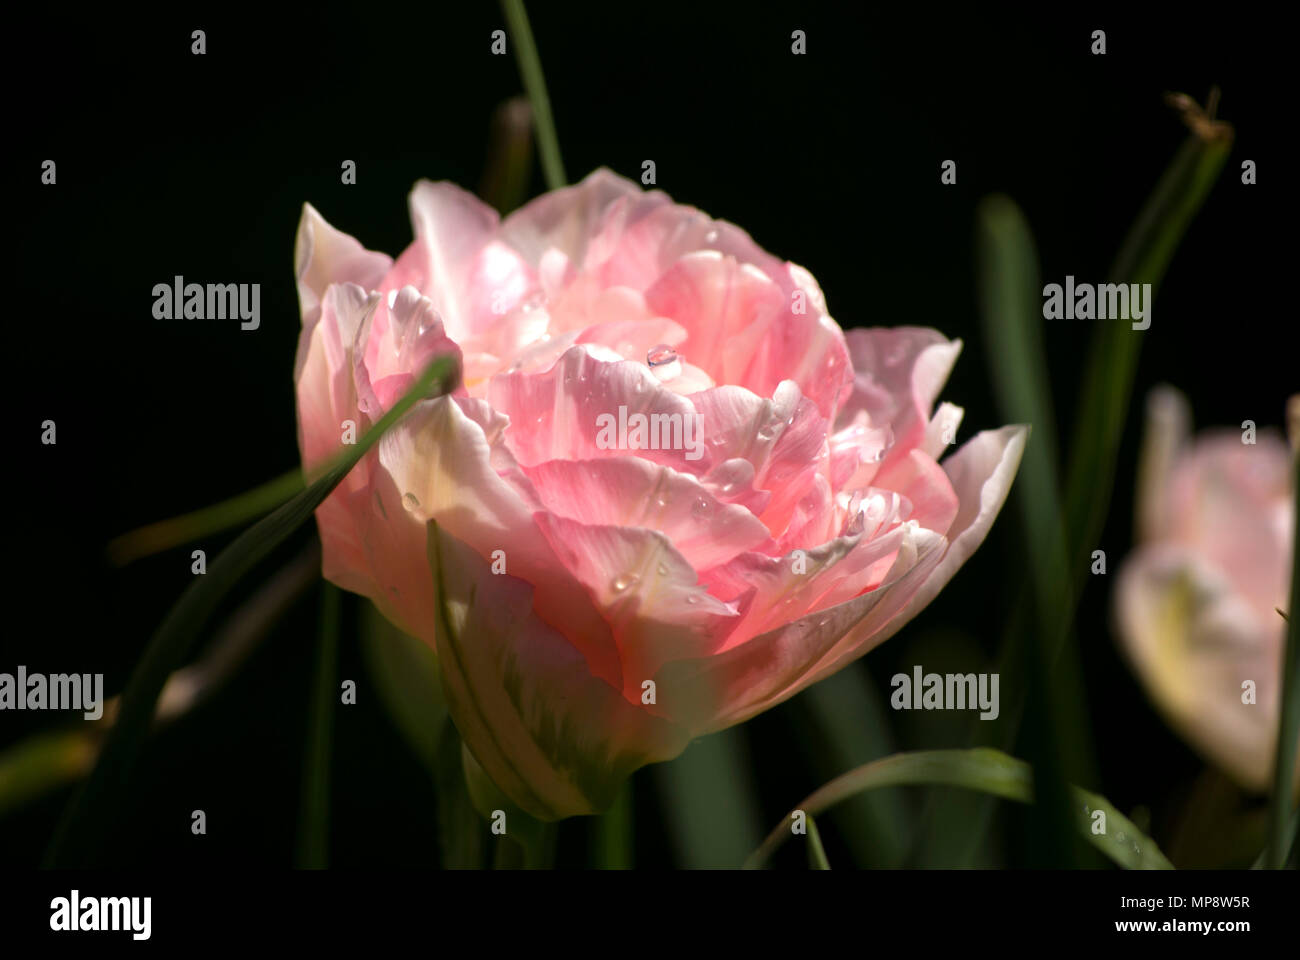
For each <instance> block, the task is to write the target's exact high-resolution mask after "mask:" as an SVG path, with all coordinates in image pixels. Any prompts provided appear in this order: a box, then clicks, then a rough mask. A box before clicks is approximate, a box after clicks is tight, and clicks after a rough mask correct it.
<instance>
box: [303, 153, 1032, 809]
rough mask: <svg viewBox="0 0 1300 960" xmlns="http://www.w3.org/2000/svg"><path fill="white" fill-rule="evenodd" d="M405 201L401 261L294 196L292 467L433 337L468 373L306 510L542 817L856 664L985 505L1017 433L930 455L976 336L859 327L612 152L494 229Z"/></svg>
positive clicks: (330, 449) (598, 796) (354, 586)
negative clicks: (296, 449)
mask: <svg viewBox="0 0 1300 960" xmlns="http://www.w3.org/2000/svg"><path fill="white" fill-rule="evenodd" d="M410 210H411V217H412V220H413V221H414V224H415V233H416V240H415V242H414V243H413V244H412V245H411V246H410V247H408V248H407V250H406V252H405V253H403V254H402V256H401V257H400V258H399V259H398V260H397V262H396V263H394V262H392V261H391V260H390V259H389V258H388V257H386V256H384V255H383V254H380V253H372V252H370V251H368V250H365V249H364V248H362V246H361V245H360V244H359V243H358V242H357V241H356V240H354V239H352V238H351V237H349V236H347V235H346V234H343V233H340V232H339V231H338V230H335V229H334V228H333V227H331V226H330V225H329V224H328V223H326V222H325V221H324V220H323V219H322V218H321V216H320V215H319V214H318V213H317V212H316V211H315V210H314V209H312V208H311V207H310V206H308V207H306V208H305V209H304V212H303V217H302V222H301V225H300V227H299V232H298V241H297V250H296V257H295V260H296V269H297V275H298V290H299V296H300V298H301V303H302V316H303V331H302V339H301V341H300V344H299V349H298V358H297V363H296V369H295V376H296V381H297V395H298V414H299V439H300V445H301V448H302V455H303V461H304V463H305V464H306V465H307V466H308V467H312V466H315V465H318V464H320V463H322V462H323V461H324V460H326V459H327V458H328V457H330V456H331V455H332V454H334V453H335V452H336V451H337V450H338V449H339V448H340V443H341V437H342V435H343V431H344V429H345V427H344V421H353V422H354V423H355V424H356V425H357V433H358V434H360V432H362V431H363V430H364V429H365V428H366V427H367V426H368V425H369V424H370V423H372V422H373V421H375V420H377V419H378V418H379V417H380V416H381V415H382V414H383V412H384V411H385V410H386V409H388V408H389V406H391V405H392V404H393V403H394V402H395V400H396V399H397V398H399V397H400V396H401V395H402V393H403V392H404V391H405V390H406V389H407V388H408V387H409V386H410V384H411V383H412V381H413V379H414V378H415V376H416V375H417V374H418V373H419V372H420V371H421V370H422V369H423V368H424V366H425V365H426V364H427V363H428V362H429V360H430V359H431V358H432V357H434V356H437V355H439V354H443V353H450V354H453V355H454V356H456V357H457V358H458V360H459V362H460V364H461V369H462V371H463V379H462V384H461V386H459V387H458V388H457V390H456V392H455V394H454V395H453V396H449V397H441V398H438V399H430V400H426V401H423V402H421V403H420V404H419V405H418V406H416V407H415V408H414V409H413V411H412V412H411V413H410V414H408V415H407V417H406V418H405V419H404V420H403V421H402V422H401V423H399V424H398V425H397V426H396V427H394V428H393V429H392V430H391V431H390V432H389V433H388V434H387V435H385V436H384V438H383V440H382V441H381V442H380V444H379V445H378V447H377V449H376V450H375V451H372V453H371V454H370V455H369V456H368V457H367V458H366V459H365V460H363V461H362V462H361V463H360V464H359V465H358V466H357V468H356V469H355V470H354V471H353V472H352V473H351V475H350V476H349V477H348V478H347V479H346V480H345V481H344V482H343V483H342V484H341V485H340V486H339V488H338V489H337V490H336V491H335V492H334V493H333V495H332V496H331V497H330V498H329V499H328V500H327V501H326V502H325V503H324V504H323V505H322V506H321V507H320V509H319V510H318V511H317V520H318V523H319V527H320V535H321V540H322V542H323V544H324V574H325V576H326V577H327V578H328V579H329V580H331V581H333V582H334V583H336V584H338V585H339V586H341V587H344V588H346V589H349V590H352V591H355V592H357V593H360V594H363V595H365V596H367V597H370V598H371V599H372V600H373V601H374V602H375V603H376V604H377V605H378V607H379V608H380V610H382V611H383V613H384V614H385V615H386V616H387V617H388V618H389V619H391V620H392V621H393V622H394V623H395V624H397V625H398V626H400V627H401V628H402V629H404V630H406V631H407V632H409V633H411V634H413V635H415V636H417V637H420V638H421V639H423V640H424V641H425V642H426V643H428V644H430V645H431V646H433V647H434V648H435V649H436V650H437V653H438V658H439V664H440V669H441V672H442V676H443V686H444V688H445V695H446V697H447V699H448V703H449V707H450V710H451V714H452V717H453V719H454V721H455V724H456V727H457V729H458V731H459V732H460V734H461V736H462V738H463V739H464V742H465V744H466V745H467V746H468V748H469V750H470V751H471V752H472V753H473V755H474V757H475V759H476V760H477V761H478V763H479V764H480V765H481V766H482V768H483V770H484V771H486V773H487V774H488V775H489V776H490V777H491V779H492V780H493V781H494V782H495V783H496V785H497V786H498V787H500V788H501V789H502V790H503V791H504V792H505V793H506V794H507V795H508V796H509V797H510V798H511V799H512V800H513V801H514V802H515V803H517V804H518V805H519V806H520V807H521V808H523V809H524V810H526V811H528V812H529V813H531V814H533V815H535V816H537V817H540V818H543V819H556V818H559V817H564V816H570V815H573V814H583V813H592V812H595V811H598V810H600V809H602V808H603V807H604V806H605V805H607V803H608V802H609V801H610V799H611V798H612V796H613V792H614V790H615V789H616V788H617V786H618V785H619V783H620V782H621V781H622V780H623V778H625V777H626V776H627V775H628V774H629V773H631V772H632V771H633V770H635V769H637V768H638V767H640V766H642V765H644V764H646V763H649V762H652V761H660V760H668V759H671V758H672V757H674V756H676V755H677V754H679V753H680V752H681V751H682V750H683V749H684V747H685V746H686V744H687V743H688V742H689V741H690V740H691V739H692V738H694V737H699V736H701V735H703V734H706V733H709V732H711V731H715V730H720V729H722V728H725V727H728V726H731V725H732V724H736V723H740V722H741V721H743V720H745V719H747V718H749V717H752V716H754V715H755V714H757V713H760V712H761V711H763V710H766V709H768V708H769V707H772V706H774V705H776V704H778V703H780V702H782V701H783V700H786V699H788V698H789V697H791V696H793V695H794V694H795V693H797V692H798V691H800V690H802V689H804V688H805V687H807V686H808V685H809V684H812V683H815V682H816V681H817V680H819V679H821V678H822V677H826V676H828V675H830V674H832V673H834V672H835V671H837V670H839V669H840V668H841V667H843V666H844V665H845V664H847V663H849V662H850V661H852V660H854V659H856V658H857V657H860V656H862V655H863V654H864V653H866V652H867V651H868V650H870V649H872V648H873V647H874V646H875V645H876V644H878V643H881V642H882V641H883V640H885V639H886V638H887V637H889V636H891V635H892V634H893V633H894V632H895V631H897V630H898V629H899V628H900V627H902V626H903V624H905V623H907V622H908V621H909V620H910V619H911V618H912V617H913V616H915V615H916V614H917V613H918V612H919V611H920V610H921V609H922V608H923V607H924V606H925V605H926V604H927V603H929V602H930V600H931V599H933V598H934V596H935V595H936V594H937V593H938V592H939V591H940V590H941V589H942V588H943V586H944V584H946V583H947V582H948V580H949V579H950V578H951V577H952V575H953V574H954V573H955V572H956V570H957V568H958V567H960V566H961V564H962V563H963V562H964V561H965V560H966V558H967V557H969V556H970V555H971V553H972V552H973V551H974V550H975V548H976V547H977V546H978V545H979V544H980V542H981V541H982V540H983V539H984V536H985V534H986V533H987V532H988V529H989V526H990V525H991V524H992V522H993V519H994V517H995V516H996V515H997V513H998V511H999V509H1000V508H1001V506H1002V502H1003V500H1004V499H1005V497H1006V493H1007V489H1008V487H1009V485H1010V483H1011V480H1012V477H1013V476H1014V474H1015V470H1016V468H1017V466H1018V464H1019V460H1020V455H1021V452H1022V450H1023V448H1024V443H1025V436H1026V429H1025V428H1023V427H1006V428H1003V429H1001V430H995V431H989V432H985V433H980V434H978V435H976V436H975V437H974V438H973V439H971V440H970V441H969V442H968V443H966V444H965V445H964V446H963V447H962V448H961V449H960V450H958V451H957V452H956V453H954V454H953V455H952V456H950V457H948V458H947V459H945V461H944V463H943V466H942V467H941V466H939V465H938V464H937V463H936V461H937V460H938V459H939V457H940V455H941V454H942V453H943V451H944V448H945V445H946V444H947V443H948V442H951V434H952V432H954V431H955V430H956V427H957V424H958V422H959V421H960V418H961V413H962V411H961V410H960V408H957V407H954V406H952V405H950V404H942V405H941V406H940V407H939V409H938V410H937V411H935V412H933V415H932V410H933V407H934V402H935V398H936V396H937V394H938V392H939V390H940V388H941V387H942V385H943V383H944V381H945V379H946V378H947V375H948V372H949V370H950V369H951V367H952V365H953V363H954V361H955V360H956V358H957V354H958V352H959V351H960V349H961V342H960V341H949V340H947V339H946V338H944V336H943V335H942V334H940V333H937V332H936V331H934V330H929V329H924V328H920V327H900V328H895V329H886V328H875V329H869V330H854V331H851V332H850V333H849V334H848V335H847V336H846V335H845V334H844V333H843V332H842V331H841V330H840V328H839V326H838V325H837V324H836V323H835V322H834V321H833V320H832V319H831V318H830V316H829V314H828V313H827V309H826V302H825V300H824V299H823V297H822V293H821V290H820V289H819V288H818V286H817V284H816V281H814V280H813V278H812V276H811V275H810V274H809V273H808V272H807V271H806V270H804V269H803V268H801V267H797V266H795V265H794V264H791V263H787V262H783V261H781V260H778V259H777V258H775V257H773V256H771V255H770V254H768V253H766V252H764V251H763V250H762V249H760V248H759V247H758V246H757V245H756V244H755V243H754V241H753V240H752V239H750V237H749V235H748V234H746V233H745V232H744V231H742V230H740V229H739V228H737V227H735V226H733V225H732V224H729V223H726V222H724V221H720V220H712V219H710V218H709V217H707V216H705V215H704V214H702V213H700V212H699V211H698V210H695V209H693V208H691V207H686V206H682V205H679V204H675V203H673V202H672V201H671V200H670V199H669V198H668V197H667V196H666V195H664V194H663V193H661V192H659V191H651V192H644V191H642V190H641V189H640V188H639V187H638V186H637V185H636V184H634V183H631V182H629V181H627V180H624V179H622V178H620V177H618V176H615V175H614V174H612V173H610V172H609V171H606V170H598V171H596V172H595V173H593V174H592V175H591V176H589V177H587V179H585V180H584V181H583V182H582V183H580V184H578V185H577V186H573V187H568V188H565V189H562V190H556V191H554V192H552V193H549V194H546V195H545V196H542V197H540V198H538V199H537V200H535V201H533V202H532V203H529V204H528V205H527V206H525V207H524V208H522V209H521V210H519V211H517V212H516V213H513V214H511V215H510V216H508V217H506V218H505V220H504V221H499V220H498V217H497V215H496V213H495V212H494V211H492V210H491V209H490V208H489V207H487V206H485V205H484V204H483V203H481V202H480V201H478V200H477V199H475V198H474V197H473V196H471V195H470V194H468V193H466V192H465V191H463V190H461V189H459V188H458V187H455V186H453V185H451V184H449V183H428V182H421V183H419V184H418V185H417V186H416V188H415V190H414V191H413V192H412V194H411V197H410ZM638 415H640V416H643V417H644V418H645V419H646V420H648V421H650V422H652V423H654V424H658V425H659V432H658V434H657V436H658V438H659V439H660V440H661V441H662V440H665V439H666V441H667V442H659V443H655V442H654V438H655V436H656V435H655V434H653V432H652V434H651V436H650V441H651V442H646V440H647V436H646V435H645V434H644V432H642V434H640V435H638V434H637V433H636V431H635V430H634V429H624V428H626V427H627V425H628V423H629V421H634V418H635V417H636V416H638ZM656 418H657V419H656ZM615 423H621V424H622V426H621V427H618V428H614V427H613V426H611V425H612V424H615ZM679 424H680V426H678V425H679ZM687 431H689V432H687ZM439 591H441V592H442V598H441V599H442V601H445V602H444V603H441V604H440V603H439Z"/></svg>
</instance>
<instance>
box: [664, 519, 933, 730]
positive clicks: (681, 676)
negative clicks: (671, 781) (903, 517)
mask: <svg viewBox="0 0 1300 960" xmlns="http://www.w3.org/2000/svg"><path fill="white" fill-rule="evenodd" d="M945 544H946V541H945V540H944V538H943V537H941V536H939V535H937V534H934V533H932V532H930V531H927V530H923V529H921V528H919V527H916V526H914V525H911V524H909V525H907V526H906V527H904V528H903V533H902V537H901V545H900V548H899V550H898V553H897V558H896V560H895V561H894V565H893V567H892V568H891V570H890V572H889V575H888V576H887V577H886V578H885V580H884V582H882V583H881V585H880V586H879V587H878V588H877V589H876V590H873V591H871V592H869V593H864V594H862V595H861V596H859V597H855V598H854V599H852V600H849V601H847V602H845V603H841V604H839V605H837V606H834V607H830V608H828V609H824V610H819V611H816V612H815V613H811V614H808V615H806V616H804V617H801V618H800V619H797V620H793V621H791V622H789V623H786V624H785V625H783V626H781V627H778V628H776V629H774V630H770V631H768V632H766V633H764V634H761V635H759V636H757V637H754V638H753V639H751V640H749V641H747V642H745V643H743V644H741V645H739V646H736V647H732V648H731V649H728V650H726V651H725V652H722V653H719V654H716V655H714V656H711V657H706V658H699V659H693V660H678V661H673V662H671V663H668V664H665V666H664V667H663V668H662V669H661V670H660V671H659V673H658V675H657V677H656V685H657V689H658V707H659V710H660V712H662V714H663V715H664V716H667V717H670V718H671V719H673V720H674V721H676V722H678V723H682V724H683V725H685V726H687V727H688V728H690V730H691V731H692V735H693V736H701V735H703V734H705V733H710V732H713V731H716V730H721V729H724V728H726V727H729V726H732V725H733V724H737V723H740V722H742V721H744V720H747V719H748V718H749V717H752V716H754V715H755V714H757V713H761V712H762V711H764V710H767V709H769V708H770V707H773V706H775V705H776V704H778V703H780V702H781V701H783V700H786V699H788V698H789V697H792V696H794V694H796V693H798V692H799V691H800V690H802V689H803V688H805V687H806V686H808V685H809V684H810V683H812V682H814V678H813V677H812V676H811V671H812V666H813V664H816V663H817V662H819V661H820V660H821V659H823V658H824V657H825V656H826V655H827V654H828V653H829V652H831V651H832V650H833V649H834V648H836V646H837V645H838V644H839V643H840V642H842V641H841V640H840V638H841V637H844V636H845V635H846V634H847V633H850V632H854V631H856V632H857V633H858V634H859V635H860V636H862V637H864V638H868V637H871V636H872V635H874V634H875V633H877V632H878V631H879V630H880V629H881V628H882V627H883V626H884V625H885V624H887V623H888V622H889V621H890V620H891V618H893V617H894V616H895V615H897V614H898V612H899V610H900V609H901V608H902V607H903V606H904V605H905V604H906V603H907V602H908V599H909V598H910V597H912V596H914V595H915V592H916V591H917V590H918V589H919V588H920V587H921V586H922V585H923V583H924V582H925V580H926V578H927V577H928V576H930V575H931V572H932V571H933V569H934V566H935V564H936V563H938V561H939V558H940V557H941V556H942V554H943V548H944V546H945ZM859 647H860V649H857V650H855V651H854V652H853V656H857V655H860V654H861V653H862V652H865V640H864V641H863V642H862V643H860V644H859Z"/></svg>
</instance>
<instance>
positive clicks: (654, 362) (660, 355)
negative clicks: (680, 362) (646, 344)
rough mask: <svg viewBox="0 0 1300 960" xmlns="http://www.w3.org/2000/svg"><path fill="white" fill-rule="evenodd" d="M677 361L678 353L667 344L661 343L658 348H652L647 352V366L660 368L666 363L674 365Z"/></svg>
mask: <svg viewBox="0 0 1300 960" xmlns="http://www.w3.org/2000/svg"><path fill="white" fill-rule="evenodd" d="M676 359H677V351H676V350H674V349H673V348H672V347H670V346H668V344H666V343H661V344H659V345H658V346H656V347H651V348H650V349H649V350H648V351H646V355H645V362H646V366H650V367H660V366H663V365H664V364H665V363H672V362H673V361H674V360H676Z"/></svg>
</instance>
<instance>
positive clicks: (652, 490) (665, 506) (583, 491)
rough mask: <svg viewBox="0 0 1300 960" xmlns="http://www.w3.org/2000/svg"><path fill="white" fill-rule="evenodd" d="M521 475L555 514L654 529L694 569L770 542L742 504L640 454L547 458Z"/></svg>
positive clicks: (622, 525)
mask: <svg viewBox="0 0 1300 960" xmlns="http://www.w3.org/2000/svg"><path fill="white" fill-rule="evenodd" d="M525 472H526V474H527V475H528V478H529V479H530V480H531V481H532V482H533V485H534V487H535V489H536V491H537V495H538V497H539V498H540V501H541V503H542V504H543V506H544V507H545V508H546V509H547V510H549V511H550V512H551V513H554V514H555V515H556V516H560V517H564V518H566V519H568V520H577V521H579V522H581V523H585V524H594V525H607V526H617V527H636V528H640V529H648V530H657V531H658V532H660V533H662V534H664V536H666V537H667V538H668V539H669V540H670V541H671V542H672V544H673V546H674V547H675V548H676V549H677V550H678V551H679V552H680V553H681V555H682V557H683V558H684V559H685V560H686V562H687V563H689V564H690V565H691V566H692V567H694V568H695V569H696V570H703V569H707V568H708V567H713V566H716V565H717V564H720V563H725V562H726V561H727V560H730V559H731V558H732V557H734V556H735V555H736V554H738V553H740V552H741V551H742V550H752V549H754V548H756V547H757V546H759V545H760V544H762V543H763V542H765V541H766V540H767V539H768V533H767V528H766V527H764V526H763V524H762V523H760V522H759V521H758V519H757V518H756V517H755V516H754V515H753V514H752V513H750V512H749V511H748V510H746V509H745V508H744V507H739V506H734V505H732V504H729V503H724V502H721V501H719V500H718V499H717V498H715V497H714V496H713V495H712V494H711V493H710V492H709V491H708V489H707V488H705V487H704V486H703V485H702V484H701V483H700V481H699V480H697V479H696V478H695V477H693V476H691V475H690V474H687V473H679V472H677V471H676V470H673V469H672V468H671V467H665V466H660V465H658V464H653V463H650V462H649V461H648V460H643V459H641V458H640V457H615V458H610V459H602V460H550V461H548V462H546V463H542V464H538V465H537V466H535V467H530V468H527V469H526V470H525Z"/></svg>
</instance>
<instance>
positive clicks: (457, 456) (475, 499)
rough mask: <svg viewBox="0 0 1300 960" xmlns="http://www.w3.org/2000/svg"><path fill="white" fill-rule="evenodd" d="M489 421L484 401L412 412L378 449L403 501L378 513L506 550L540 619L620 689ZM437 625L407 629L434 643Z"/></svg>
mask: <svg viewBox="0 0 1300 960" xmlns="http://www.w3.org/2000/svg"><path fill="white" fill-rule="evenodd" d="M491 423H492V411H491V410H490V408H488V407H487V404H485V403H483V402H482V401H480V400H472V399H469V398H457V397H439V398H437V399H434V400H426V401H423V402H421V403H419V404H417V405H416V406H415V407H413V408H412V409H411V412H410V413H408V414H407V416H406V417H405V418H404V419H403V420H402V422H401V423H398V424H397V425H395V426H394V427H393V428H392V429H391V430H389V432H388V433H386V434H385V435H384V436H383V438H382V439H381V440H380V442H379V462H380V463H381V464H382V465H383V467H384V469H385V470H387V472H388V473H389V475H390V476H391V477H392V479H393V484H394V486H393V491H394V493H395V494H396V495H397V496H399V497H400V499H399V500H398V502H397V503H384V504H383V509H382V513H383V514H385V515H386V516H387V518H388V521H387V522H388V523H389V524H397V523H400V522H403V519H404V515H405V514H406V513H410V514H412V515H414V517H415V518H416V519H418V521H419V522H420V523H421V524H423V523H424V522H425V521H428V520H437V521H438V524H439V526H440V527H442V529H443V530H444V531H446V532H447V533H449V534H450V535H451V536H454V537H456V538H458V539H460V540H463V541H464V542H466V543H467V544H469V545H471V546H472V547H473V548H474V549H475V550H477V551H479V552H480V554H482V555H484V556H492V555H493V552H494V551H498V550H499V551H502V553H501V555H500V556H501V557H502V558H503V559H504V562H505V564H506V571H507V572H508V573H510V574H511V575H514V576H518V577H521V578H523V579H525V580H527V581H528V582H529V583H531V584H534V585H535V586H537V587H538V597H537V605H538V615H539V616H540V617H541V618H542V619H543V620H545V621H546V622H547V623H549V624H552V625H554V626H556V627H557V628H562V629H563V630H564V632H565V635H566V636H570V637H572V639H573V643H574V644H575V646H577V648H578V649H579V650H580V651H581V652H582V653H583V654H584V655H585V656H586V657H587V660H588V663H589V664H590V668H591V670H592V672H593V673H594V674H595V675H596V676H599V677H602V678H604V679H605V680H607V681H608V682H609V683H610V684H612V685H614V686H615V687H617V688H620V689H621V687H622V670H621V667H620V664H619V659H618V650H617V648H616V646H615V644H614V640H613V636H612V634H611V633H610V629H609V626H608V624H606V623H605V621H604V620H603V619H602V618H601V617H600V614H599V613H598V612H597V611H596V610H595V608H594V607H593V606H592V604H591V601H590V600H589V599H588V596H587V594H586V592H585V591H584V590H583V588H582V585H581V584H579V583H578V582H577V581H575V580H574V579H573V578H572V577H571V576H569V575H568V574H567V572H566V571H565V568H564V565H563V564H562V563H560V561H559V560H558V558H556V556H555V554H554V553H553V552H552V550H551V548H550V546H549V545H548V544H547V542H546V539H545V537H544V536H542V533H541V531H539V530H538V529H537V525H536V523H535V522H534V520H533V513H532V509H531V507H530V505H529V504H528V503H527V502H526V501H525V499H524V498H523V497H522V496H521V495H520V493H519V491H518V490H517V489H516V488H515V486H514V485H512V484H511V483H510V482H508V481H507V480H506V479H504V478H503V477H502V476H501V475H499V474H498V473H497V471H496V469H495V468H494V466H493V450H492V446H493V444H492V442H491V441H490V440H489V438H488V436H487V435H486V433H485V430H484V425H485V424H491ZM496 439H498V441H499V438H496ZM385 529H386V527H385V526H383V525H381V526H378V527H377V528H376V529H375V531H374V536H375V538H376V542H375V547H376V550H377V551H382V550H384V549H385V544H384V542H383V540H382V538H383V537H385V536H386V535H387V534H386V533H385ZM393 562H394V564H400V563H403V562H405V563H411V564H414V565H416V566H418V565H419V558H418V557H415V558H412V557H410V556H409V555H408V554H394V561H393ZM432 626H433V625H432V624H431V623H428V622H423V623H418V624H409V623H408V624H407V629H408V630H410V631H411V632H413V633H415V634H416V635H417V636H419V637H420V638H422V639H425V640H430V639H431V638H432Z"/></svg>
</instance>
